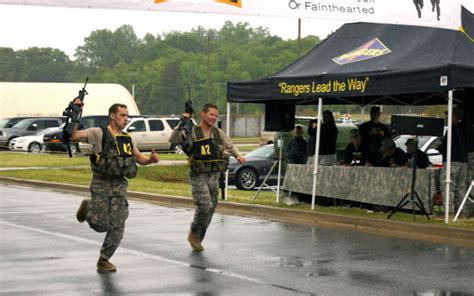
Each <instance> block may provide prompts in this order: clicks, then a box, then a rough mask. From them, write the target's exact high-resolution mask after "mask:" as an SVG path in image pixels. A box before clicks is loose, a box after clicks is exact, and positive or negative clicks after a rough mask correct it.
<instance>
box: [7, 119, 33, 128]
mask: <svg viewBox="0 0 474 296" xmlns="http://www.w3.org/2000/svg"><path fill="white" fill-rule="evenodd" d="M28 118H33V117H31V116H30V117H8V118H2V119H0V128H10V127H13V126H14V125H15V124H17V123H18V122H19V121H21V120H23V119H28Z"/></svg>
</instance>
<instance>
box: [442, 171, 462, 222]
mask: <svg viewBox="0 0 474 296" xmlns="http://www.w3.org/2000/svg"><path fill="white" fill-rule="evenodd" d="M444 166H446V163H444ZM440 185H441V192H442V193H443V196H446V169H445V168H443V169H441V173H440ZM466 191H467V163H465V162H451V186H450V194H449V195H450V196H449V200H450V205H449V212H450V213H451V214H453V215H454V214H455V211H457V209H458V208H459V206H460V205H461V202H462V200H463V198H464V195H465V194H466ZM443 201H444V199H443ZM463 211H464V212H466V207H464V209H463Z"/></svg>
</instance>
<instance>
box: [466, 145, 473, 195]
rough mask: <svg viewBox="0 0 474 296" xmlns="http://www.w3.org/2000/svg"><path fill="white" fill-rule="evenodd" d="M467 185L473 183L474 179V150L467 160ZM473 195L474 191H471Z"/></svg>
mask: <svg viewBox="0 0 474 296" xmlns="http://www.w3.org/2000/svg"><path fill="white" fill-rule="evenodd" d="M467 177H468V178H467V183H468V184H467V185H468V186H469V185H471V182H472V181H473V180H474V152H469V156H468V160H467ZM471 196H474V193H473V192H472V191H471Z"/></svg>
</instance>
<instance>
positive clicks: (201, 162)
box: [189, 126, 229, 173]
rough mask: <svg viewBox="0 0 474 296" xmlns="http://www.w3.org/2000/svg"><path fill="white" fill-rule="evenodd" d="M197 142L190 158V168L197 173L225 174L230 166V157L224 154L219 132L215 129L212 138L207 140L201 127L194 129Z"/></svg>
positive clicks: (212, 131) (212, 130)
mask: <svg viewBox="0 0 474 296" xmlns="http://www.w3.org/2000/svg"><path fill="white" fill-rule="evenodd" d="M193 130H194V133H195V135H196V140H195V141H194V143H193V147H192V150H191V156H190V158H189V162H190V167H191V170H192V171H193V172H196V173H216V172H219V173H223V172H225V171H226V170H227V166H228V165H229V157H225V156H224V154H223V153H222V152H223V151H224V146H223V144H222V139H221V135H220V133H219V130H218V129H217V128H215V127H212V129H211V135H212V136H211V138H206V137H205V136H204V132H203V130H202V128H201V127H198V126H196V127H194V128H193Z"/></svg>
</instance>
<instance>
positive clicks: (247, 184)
mask: <svg viewBox="0 0 474 296" xmlns="http://www.w3.org/2000/svg"><path fill="white" fill-rule="evenodd" d="M276 157H277V156H276V154H275V148H274V144H268V145H265V146H261V147H259V148H257V149H255V150H252V151H251V152H249V153H247V154H246V155H245V160H246V162H245V164H243V165H242V164H240V163H239V162H238V161H237V160H236V159H235V158H233V157H231V158H230V163H229V184H231V185H235V186H236V187H237V188H238V189H243V190H251V189H255V187H258V186H260V185H261V184H262V182H263V180H264V179H265V177H266V176H267V174H268V172H269V171H270V169H271V167H272V166H273V163H274V161H275V158H276ZM277 182H278V167H275V168H274V169H273V171H272V173H271V174H270V176H269V177H268V179H267V182H266V184H267V185H275V184H277Z"/></svg>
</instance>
